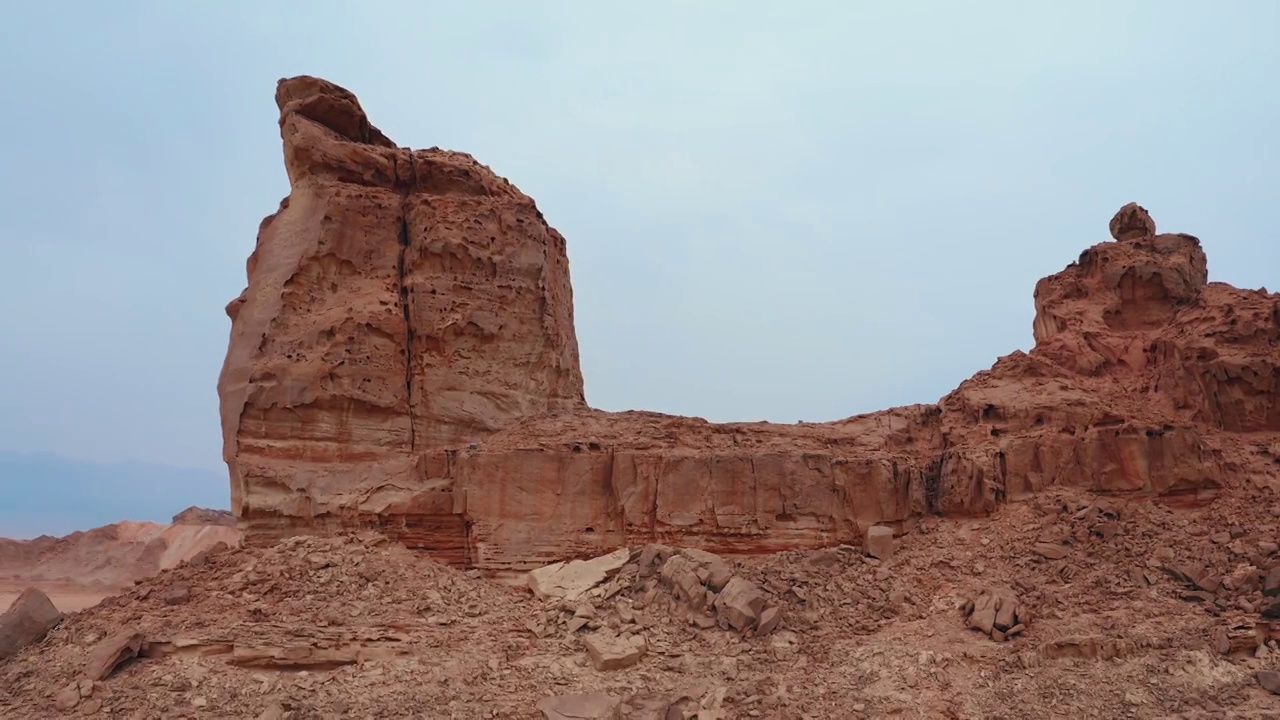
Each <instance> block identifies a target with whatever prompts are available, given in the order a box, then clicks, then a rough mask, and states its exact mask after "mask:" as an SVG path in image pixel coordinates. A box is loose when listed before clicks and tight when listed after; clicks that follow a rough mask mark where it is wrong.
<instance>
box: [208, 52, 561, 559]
mask: <svg viewBox="0 0 1280 720" xmlns="http://www.w3.org/2000/svg"><path fill="white" fill-rule="evenodd" d="M276 104H277V105H278V106H279V108H280V134H281V137H282V138H283V140H284V158H285V167H286V169H287V171H288V176H289V184H290V192H289V196H288V197H287V198H285V199H284V201H283V202H282V203H281V204H280V209H279V211H277V212H276V213H275V214H274V215H271V216H269V217H268V218H266V219H265V220H264V221H263V223H262V225H261V227H260V229H259V232H258V241H257V246H256V248H255V249H254V251H253V254H252V255H251V256H250V257H249V261H248V268H247V269H248V277H249V284H248V287H247V288H246V289H245V291H244V293H242V294H241V296H240V297H239V298H237V299H235V300H234V301H232V302H231V304H230V305H229V306H228V307H227V314H228V315H229V316H230V317H231V320H232V327H231V340H230V346H229V349H228V352H227V357H226V361H225V363H224V365H223V369H222V374H221V377H220V379H219V382H218V391H219V396H220V398H221V411H222V427H223V449H224V457H225V459H226V461H227V463H228V465H229V467H230V471H231V496H232V505H233V507H234V508H235V512H236V513H237V515H238V516H239V517H240V519H241V521H242V523H244V524H246V527H247V530H248V531H249V535H250V537H251V539H252V537H253V536H255V535H257V534H266V535H271V534H281V533H288V532H292V531H294V530H297V529H307V528H318V527H336V526H342V525H350V524H352V523H364V524H373V525H376V524H378V523H381V522H383V520H384V517H391V516H388V515H386V513H390V512H392V510H391V508H399V511H398V512H399V513H400V515H397V516H394V519H392V520H389V521H390V522H392V523H393V524H398V525H399V526H400V528H401V529H405V526H406V518H407V524H408V526H412V525H413V524H414V523H413V519H414V518H416V517H418V516H423V517H424V518H425V517H433V518H435V519H433V520H430V521H427V522H444V523H446V524H447V525H449V532H452V533H454V534H459V537H461V535H460V533H461V532H462V530H461V529H460V523H461V518H460V516H458V515H456V514H454V513H453V512H452V500H451V499H450V497H449V493H448V492H447V488H445V492H443V493H441V492H433V490H436V489H438V488H439V486H440V483H439V482H436V480H437V479H439V478H443V477H445V476H446V475H447V467H444V466H439V465H433V461H443V456H441V455H439V454H432V451H433V450H437V449H439V448H446V447H454V446H458V445H464V444H466V443H469V442H473V441H475V440H478V439H480V438H482V437H484V436H485V435H487V434H489V433H492V432H494V431H496V430H499V429H501V428H503V427H505V426H506V425H508V424H510V423H511V422H513V421H514V420H517V419H520V418H524V417H528V416H531V415H537V414H542V413H559V412H565V411H569V410H573V409H576V408H580V407H584V402H585V401H584V399H583V390H582V374H581V370H580V369H579V363H578V345H577V339H576V337H575V335H574V327H573V298H572V290H571V288H570V284H569V265H568V258H567V256H566V253H565V242H564V238H563V237H561V236H560V234H559V233H557V232H556V231H555V230H552V229H551V228H550V227H548V226H547V224H546V223H545V222H544V221H543V218H542V214H541V213H540V212H539V211H538V209H537V207H536V206H535V205H534V203H533V201H532V200H531V199H530V198H528V197H526V196H525V195H523V194H522V193H520V191H518V190H517V189H515V188H514V187H513V186H512V185H511V184H510V183H508V182H507V181H506V180H503V179H502V178H499V177H498V176H496V175H495V174H493V172H491V171H490V170H489V169H488V168H486V167H484V166H483V165H480V164H479V163H477V162H476V161H475V160H474V159H473V158H472V157H471V156H469V155H466V154H463V153H454V152H446V151H442V150H438V149H431V150H408V149H403V148H397V147H396V146H395V145H394V144H393V143H392V142H391V141H390V140H388V139H387V137H386V136H385V135H383V134H382V133H381V132H380V131H379V130H378V129H377V128H376V127H374V126H372V125H371V124H370V123H369V120H368V118H367V117H366V116H365V113H364V111H363V110H362V109H361V108H360V105H359V103H358V102H357V100H356V98H355V96H354V95H352V94H351V93H350V92H347V91H346V90H344V89H342V88H340V87H337V86H336V85H333V84H332V83H329V82H326V81H324V80H320V79H317V78H312V77H296V78H291V79H287V80H282V81H280V83H279V84H278V87H277V90H276ZM445 484H446V485H447V483H445ZM423 503H425V506H421V504H423ZM353 513H355V515H353ZM425 530H426V531H427V532H428V533H431V532H434V531H436V530H438V528H426V529H425Z"/></svg>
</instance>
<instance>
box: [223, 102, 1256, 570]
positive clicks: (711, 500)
mask: <svg viewBox="0 0 1280 720" xmlns="http://www.w3.org/2000/svg"><path fill="white" fill-rule="evenodd" d="M276 102H277V106H278V107H279V109H280V129H281V136H282V138H283V141H284V158H285V166H286V168H287V170H288V174H289V179H290V187H291V189H290V194H289V197H288V198H286V199H285V201H284V202H283V203H281V207H280V210H279V211H278V212H277V213H276V214H274V215H272V216H270V217H268V218H267V219H266V220H265V221H264V222H263V224H262V227H261V229H260V232H259V235H258V241H257V247H256V249H255V250H254V252H253V254H252V255H251V256H250V258H249V263H248V267H247V270H248V278H249V282H248V287H247V288H246V290H245V292H244V293H243V294H242V295H241V296H240V297H239V298H237V299H236V300H235V301H233V302H232V303H231V305H230V306H228V314H229V315H230V316H231V317H232V331H231V339H230V344H229V348H228V353H227V358H226V361H225V364H224V366H223V371H222V375H221V378H220V381H219V394H220V398H221V406H222V425H223V432H224V456H225V459H226V461H227V463H228V466H229V467H230V470H231V483H232V500H233V510H234V512H235V513H236V516H237V518H238V521H239V523H240V526H241V528H242V529H243V530H244V532H245V542H246V543H248V544H251V545H252V544H255V543H262V542H269V541H271V540H273V539H276V538H278V537H280V536H283V535H290V534H299V533H303V534H305V533H318V534H326V533H332V532H335V531H340V530H357V529H362V528H376V529H379V530H381V531H382V532H384V533H386V534H388V535H389V536H391V537H393V538H395V539H397V540H399V541H400V542H402V543H404V544H406V545H408V546H410V547H415V548H423V549H426V550H429V551H431V552H432V553H433V554H434V555H436V556H437V557H439V558H441V559H443V560H446V561H448V562H452V563H456V564H459V565H464V566H469V567H479V568H485V569H490V570H530V569H533V568H537V567H540V566H543V565H547V564H549V563H554V562H557V561H562V560H566V559H570V558H586V557H597V556H601V555H604V554H606V553H609V552H610V551H612V550H613V549H615V548H619V547H636V546H642V545H645V544H649V543H656V542H669V543H673V544H678V545H681V546H685V547H692V548H701V549H704V550H707V551H711V552H718V553H761V552H770V551H776V550H786V549H805V548H820V547H830V546H834V545H838V544H853V545H857V544H860V543H862V542H863V540H864V538H865V537H866V533H867V530H868V528H872V527H875V526H883V527H884V528H885V529H886V530H889V531H891V532H893V533H896V534H901V533H902V532H904V531H909V530H910V528H911V527H912V525H913V524H914V523H915V522H916V521H917V520H918V519H919V518H920V517H921V516H923V515H925V514H932V513H936V514H946V515H969V516H972V515H982V514H986V513H989V512H991V511H992V510H994V509H995V508H996V507H997V506H999V505H1000V504H1001V503H1003V502H1006V501H1008V500H1011V499H1017V498H1022V497H1027V496H1029V495H1031V494H1034V493H1036V492H1039V491H1040V490H1043V489H1045V488H1048V487H1052V486H1074V487H1080V488H1085V489H1089V490H1096V491H1104V492H1108V493H1140V494H1144V495H1148V496H1163V497H1166V498H1168V499H1170V500H1177V501H1178V502H1183V503H1202V502H1205V501H1207V500H1209V499H1211V498H1212V497H1213V496H1214V495H1215V493H1216V492H1217V491H1218V489H1219V488H1220V487H1221V486H1222V483H1223V479H1224V476H1225V473H1226V472H1227V470H1226V469H1227V468H1230V469H1231V472H1235V473H1246V474H1252V475H1254V476H1257V477H1263V478H1266V477H1272V476H1274V475H1275V472H1276V470H1275V468H1274V467H1273V466H1272V465H1271V464H1269V463H1268V462H1267V461H1266V457H1267V456H1266V455H1265V453H1263V452H1260V451H1259V450H1258V448H1257V447H1255V445H1257V444H1258V443H1269V442H1274V441H1273V440H1268V439H1267V438H1265V437H1262V435H1260V433H1277V432H1280V296H1277V295H1274V294H1269V293H1266V292H1264V291H1244V290H1238V289H1235V288H1232V287H1230V286H1228V285H1224V284H1221V283H1210V282H1208V273H1207V260H1206V257H1205V254H1204V251H1203V249H1202V247H1201V244H1200V241H1199V240H1198V239H1197V238H1195V237H1192V236H1190V235H1183V234H1177V233H1174V234H1168V233H1163V234H1157V232H1156V224H1155V222H1154V221H1153V220H1152V218H1151V215H1150V214H1149V213H1148V212H1147V211H1146V210H1145V209H1144V208H1142V207H1141V206H1138V205H1136V204H1129V205H1126V206H1125V207H1124V208H1121V210H1120V212H1118V213H1117V214H1116V216H1115V217H1114V218H1113V219H1112V221H1111V223H1110V226H1109V228H1108V229H1109V231H1110V235H1111V236H1112V237H1113V238H1115V240H1114V241H1106V242H1102V243H1100V244H1097V245H1094V246H1093V247H1090V248H1088V249H1087V250H1085V251H1084V252H1083V253H1082V254H1081V255H1080V257H1079V258H1078V260H1077V261H1076V262H1073V263H1071V264H1070V265H1068V266H1067V267H1066V268H1065V269H1064V270H1062V271H1061V272H1059V273H1057V274H1055V275H1051V276H1049V277H1046V278H1044V279H1043V280H1041V281H1040V282H1039V283H1038V284H1037V285H1036V289H1035V296H1034V302H1035V311H1036V312H1035V320H1034V324H1033V331H1034V336H1035V340H1036V345H1035V347H1034V349H1032V350H1031V351H1030V352H1026V353H1024V352H1014V353H1012V354H1010V355H1007V356H1005V357H1003V358H1000V359H999V360H998V361H996V363H995V365H994V366H993V367H992V368H991V369H989V370H986V371H983V372H980V373H978V374H976V375H975V376H974V377H972V378H970V379H968V380H966V381H964V382H963V383H961V384H960V386H959V387H958V388H957V389H956V390H955V391H953V392H951V393H949V394H948V395H947V396H946V397H944V398H942V399H941V400H939V401H938V402H937V403H936V404H922V405H912V406H907V407H899V408H891V409H888V410H884V411H881V412H877V413H870V414H866V415H859V416H855V417H851V418H848V419H845V420H840V421H835V422H830V423H806V424H803V425H777V424H770V423H733V424H713V423H708V422H705V421H703V420H700V419H697V418H683V417H674V416H669V415H661V414H658V413H647V412H625V413H607V412H602V411H597V410H592V409H590V408H589V407H588V406H587V405H586V402H585V399H584V396H583V380H582V375H581V371H580V369H579V363H578V347H577V339H576V334H575V330H574V323H573V295H572V289H571V286H570V281H569V268H568V260H567V253H566V248H565V240H564V238H563V237H561V236H560V235H559V233H557V232H556V231H554V230H553V229H551V228H550V227H549V226H548V225H547V224H546V222H545V220H544V219H543V217H542V215H541V213H539V212H538V210H537V207H536V206H535V204H534V202H533V201H532V200H531V199H530V198H528V197H527V196H525V195H524V194H522V193H521V192H520V191H518V190H517V189H515V187H513V186H512V185H511V184H510V183H508V182H507V181H506V180H504V179H502V178H500V177H498V176H497V175H495V174H494V173H493V172H492V171H490V170H489V169H488V168H487V167H485V166H483V165H481V164H479V163H478V162H476V160H474V159H473V158H472V157H471V156H469V155H465V154H463V153H456V152H448V151H443V150H438V149H431V150H408V149H404V148H399V147H396V146H395V145H394V144H393V143H392V142H391V141H390V140H388V139H387V137H386V135H384V134H383V133H382V132H381V131H379V130H378V129H377V128H376V127H374V126H373V125H372V124H371V123H370V122H369V120H368V118H367V116H366V115H365V113H364V111H363V110H362V109H361V108H360V105H359V102H358V101H357V100H356V98H355V96H354V95H353V94H351V93H350V92H348V91H347V90H344V89H342V88H339V87H337V86H336V85H333V84H331V83H328V82H326V81H323V80H319V79H317V78H311V77H298V78H291V79H287V80H282V81H281V82H280V84H279V86H278V88H277V93H276ZM878 532H881V533H883V532H884V531H878Z"/></svg>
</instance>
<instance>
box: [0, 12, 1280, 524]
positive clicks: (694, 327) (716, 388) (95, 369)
mask: <svg viewBox="0 0 1280 720" xmlns="http://www.w3.org/2000/svg"><path fill="white" fill-rule="evenodd" d="M1277 28H1280V3H1274V2H1269V1H1266V0H1254V1H1252V2H1249V1H1247V0H1237V1H1235V2H1229V3H1220V4H1213V3H1204V2H1181V1H1175V0H1153V1H1151V2H1123V1H1122V0H1114V1H1110V2H1100V1H1094V2H1072V3H1045V2H1026V1H1025V0H1019V1H1016V2H1014V1H1010V2H993V1H989V0H988V1H983V2H974V3H953V2H942V1H941V0H938V1H936V2H910V1H908V0H897V1H895V2H853V1H849V2H835V1H834V0H829V1H826V2H800V1H797V0H789V1H788V2H778V1H777V0H773V1H771V2H748V1H746V0H723V1H720V2H712V1H710V0H697V1H696V2H694V1H691V0H681V1H669V2H661V1H655V0H650V1H649V2H644V3H621V2H588V1H586V0H582V1H578V2H556V1H554V0H543V1H541V2H536V3H535V2H528V0H519V1H516V0H512V1H508V2H495V1H490V0H486V1H483V2H481V1H477V2H468V3H444V2H424V1H422V0H406V1H404V2H391V1H387V2H376V1H374V0H362V2H360V3H355V2H342V3H339V2H321V1H319V0H306V1H298V2H272V1H271V0H253V1H252V2H247V1H246V2H233V1H230V0H219V1H218V2H211V1H210V2H196V1H192V2H172V1H165V2H161V1H159V0H157V1H155V2H130V1H127V0H112V2H88V1H86V2H56V1H51V2H45V3H9V4H8V5H7V6H6V7H5V12H4V21H3V23H2V24H0V93H2V95H3V98H4V108H5V109H4V111H3V112H0V318H3V332H0V369H2V370H3V373H0V450H18V451H50V452H56V453H60V454H63V455H67V456H70V457H73V458H76V459H80V460H89V461H94V462H114V461H121V460H126V459H132V460H138V461H143V462H151V463H165V464H173V465H182V466H191V467H198V468H209V469H220V468H222V467H223V466H222V464H221V460H220V452H221V449H220V442H221V439H220V435H219V429H218V412H217V396H216V391H215V383H216V380H217V375H218V370H219V368H220V366H221V363H222V358H223V353H224V352H225V349H226V343H227V334H228V329H229V321H228V320H227V318H226V316H225V315H224V313H223V307H224V306H225V305H226V303H227V302H228V301H229V300H231V299H232V298H233V297H235V296H236V295H237V294H238V293H239V292H240V290H241V289H242V288H243V287H244V284H245V274H244V262H245V258H246V257H247V256H248V254H249V252H250V250H251V249H252V248H253V244H254V235H255V233H256V230H257V227H258V223H259V221H260V220H261V219H262V217H263V216H264V215H266V214H268V213H270V212H273V211H274V210H275V209H276V207H277V204H278V202H279V200H280V198H281V197H282V196H284V195H285V194H287V190H288V187H287V183H286V179H285V174H284V170H283V166H282V163H281V157H280V140H279V135H278V128H277V125H276V118H277V111H276V108H275V105H274V102H273V93H274V90H275V82H276V80H277V79H278V78H280V77H284V76H290V75H296V74H303V73H305V74H313V75H319V76H321V77H325V78H327V79H330V80H332V81H334V82H337V83H339V84H341V85H343V86H345V87H347V88H349V89H350V90H352V91H353V92H355V93H356V94H357V95H358V96H359V97H360V99H361V100H362V102H363V104H364V107H365V108H366V110H368V112H369V114H370V116H371V118H372V120H373V122H374V123H375V124H377V125H378V126H379V127H381V128H382V130H383V131H384V132H386V133H387V134H388V135H389V136H390V137H391V138H392V139H393V140H395V141H396V142H397V143H399V144H401V145H411V146H414V147H430V146H433V145H438V146H441V147H444V148H449V149H456V150H464V151H467V152H470V153H472V154H473V155H475V156H476V157H477V158H478V159H480V161H481V162H484V163H486V164H488V165H490V166H491V167H493V168H494V170H495V171H497V172H498V174H500V175H503V176H504V177H507V178H509V179H510V180H511V181H512V182H514V183H515V184H516V185H518V186H519V187H520V188H521V189H522V190H524V191H525V192H526V193H528V194H529V195H531V196H533V197H534V198H536V200H537V202H538V204H539V206H540V207H541V209H542V210H543V212H544V213H545V215H546V217H547V218H548V220H549V221H550V222H551V223H552V224H553V225H554V226H555V227H557V228H558V229H559V230H560V231H561V232H563V233H564V235H565V236H566V237H567V238H568V241H569V255H570V262H571V272H572V276H573V283H574V292H575V297H576V302H577V311H576V312H577V329H578V339H579V342H580V344H581V349H582V362H583V370H584V373H585V375H586V383H587V385H586V387H587V397H588V400H589V401H590V402H591V403H592V404H593V405H595V406H597V407H602V408H606V409H628V408H645V409H653V410H661V411H666V412H673V413H682V414H695V415H701V416H703V417H706V418H708V419H712V420H756V419H769V420H777V421H787V422H791V421H796V420H802V419H803V420H827V419H834V418H839V417H844V416H847V415H851V414H855V413H858V412H864V411H869V410H874V409H878V408H881V407H885V406H889V405H896V404H903V403H911V402H928V401H933V400H936V399H937V398H938V397H939V396H941V395H942V394H944V393H946V392H947V391H949V390H950V389H951V388H953V387H954V386H955V385H956V384H957V383H958V382H959V381H960V380H962V379H964V378H965V377H967V376H969V375H970V374H972V373H973V372H975V371H977V370H980V369H983V368H986V367H989V366H990V365H991V364H992V362H994V361H995V359H996V358H997V357H998V356H1000V355H1003V354H1006V353H1008V352H1010V351H1012V350H1015V349H1019V348H1021V349H1027V348H1029V347H1030V345H1031V318H1032V313H1033V308H1032V296H1031V293H1032V288H1033V286H1034V284H1035V282H1036V280H1037V279H1038V278H1040V277H1041V276H1043V275H1046V274H1049V273H1052V272H1056V271H1058V270H1060V269H1061V268H1062V267H1063V266H1064V265H1066V264H1067V263H1069V262H1071V261H1072V260H1074V259H1075V258H1076V257H1077V255H1078V254H1079V252H1080V251H1081V250H1082V249H1084V248H1085V247H1086V246H1088V245H1090V244H1093V243H1095V242H1099V241H1102V240H1106V239H1108V235H1107V221H1108V220H1109V219H1110V217H1111V215H1112V213H1114V212H1115V210H1116V209H1118V208H1119V207H1120V206H1121V205H1122V204H1124V203H1125V202H1128V201H1130V200H1135V201H1138V202H1140V203H1142V204H1143V205H1145V206H1146V207H1147V208H1148V209H1149V210H1150V211H1151V212H1152V214H1153V216H1154V217H1155V219H1156V222H1157V223H1158V225H1159V227H1160V228H1161V229H1163V230H1167V231H1180V232H1188V233H1191V234H1194V235H1197V236H1199V237H1200V238H1201V239H1202V240H1203V242H1204V245H1205V248H1206V250H1207V252H1208V254H1209V272H1210V275H1211V278H1212V279H1214V280H1224V281H1229V282H1231V283H1233V284H1236V285H1240V286H1245V287H1258V286H1262V285H1269V286H1271V287H1272V288H1273V289H1276V288H1277V287H1280V243H1277V240H1276V232H1277V230H1280V203H1278V202H1276V193H1277V191H1278V190H1280V156H1278V153H1277V139H1276V138H1277V128H1278V127H1280V85H1277V83H1276V76H1277V72H1278V71H1280V45H1277V43H1276V42H1275V40H1276V31H1277ZM5 480H6V479H0V481H5ZM178 509H181V508H175V509H174V511H175V512H176V511H177V510H178Z"/></svg>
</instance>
